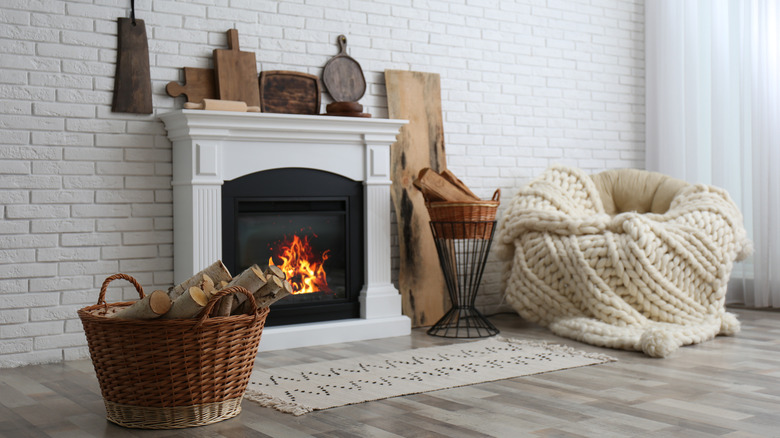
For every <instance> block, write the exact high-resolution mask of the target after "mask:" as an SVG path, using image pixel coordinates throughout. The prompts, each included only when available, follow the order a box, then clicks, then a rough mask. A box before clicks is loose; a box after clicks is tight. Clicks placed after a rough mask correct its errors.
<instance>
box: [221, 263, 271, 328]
mask: <svg viewBox="0 0 780 438" xmlns="http://www.w3.org/2000/svg"><path fill="white" fill-rule="evenodd" d="M265 284H266V281H265V275H264V274H263V272H262V271H260V267H259V266H257V265H252V266H250V267H249V268H247V269H245V270H244V272H242V273H241V274H239V275H237V276H235V277H233V279H232V280H230V282H229V283H228V284H227V285H225V287H223V288H222V289H227V288H228V287H233V286H241V287H243V288H244V289H246V290H248V291H249V292H250V293H255V291H257V290H258V289H260V288H261V287H263V286H265ZM244 300H246V295H244V294H242V293H232V294H228V295H225V296H224V297H222V298H221V299H220V301H219V305H218V306H216V307H215V309H216V311H215V312H214V316H229V315H230V314H231V313H232V311H233V309H235V308H236V307H238V306H239V305H240V304H242V303H243V302H244Z"/></svg>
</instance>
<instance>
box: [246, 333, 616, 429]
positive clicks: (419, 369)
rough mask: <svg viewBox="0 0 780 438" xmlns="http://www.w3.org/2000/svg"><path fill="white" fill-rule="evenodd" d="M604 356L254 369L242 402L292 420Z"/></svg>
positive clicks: (520, 352)
mask: <svg viewBox="0 0 780 438" xmlns="http://www.w3.org/2000/svg"><path fill="white" fill-rule="evenodd" d="M614 360H615V359H614V358H612V357H609V356H606V355H603V354H593V353H586V352H583V351H579V350H575V349H573V348H569V347H564V346H560V345H550V344H545V343H540V342H529V341H520V340H516V339H504V338H501V337H497V338H491V339H487V340H482V341H476V342H468V343H458V344H452V345H446V346H440V347H429V348H418V349H414V350H408V351H402V352H397V353H389V354H380V355H371V356H362V357H356V358H351V359H340V360H333V361H327V362H318V363H311V364H304V365H296V366H289V367H279V368H271V369H266V370H261V369H255V371H253V372H252V376H251V378H250V381H249V386H248V387H247V391H246V395H245V397H246V398H247V399H249V400H253V401H256V402H258V403H260V404H261V405H263V406H269V407H273V408H275V409H277V410H279V411H282V412H287V413H291V414H295V415H302V414H305V413H307V412H311V411H314V410H320V409H328V408H333V407H336V406H344V405H350V404H355V403H362V402H367V401H371V400H381V399H385V398H390V397H396V396H399V395H407V394H418V393H421V392H428V391H436V390H439V389H446V388H453V387H456V386H464V385H472V384H475V383H481V382H491V381H494V380H501V379H509V378H513V377H520V376H528V375H531V374H539V373H546V372H550V371H557V370H564V369H568V368H576V367H582V366H587V365H595V364H600V363H605V362H612V361H614Z"/></svg>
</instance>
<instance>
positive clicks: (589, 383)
mask: <svg viewBox="0 0 780 438" xmlns="http://www.w3.org/2000/svg"><path fill="white" fill-rule="evenodd" d="M736 313H738V315H739V316H740V320H741V321H742V327H743V329H742V332H741V333H740V334H739V335H737V336H735V337H732V338H716V339H714V340H713V341H710V342H707V343H704V344H701V345H695V346H689V347H684V348H681V349H680V350H679V351H677V352H676V353H674V355H672V356H671V357H669V358H666V359H652V358H648V357H646V356H644V355H642V354H641V353H635V352H626V351H616V350H607V349H602V348H598V347H593V346H590V345H585V344H581V343H578V342H575V341H571V340H568V339H563V338H559V337H556V336H554V335H552V334H551V333H550V332H549V331H547V330H544V329H542V328H539V327H537V326H534V325H531V324H528V323H525V322H523V321H522V320H520V319H519V318H518V317H517V316H514V315H499V316H495V317H493V318H491V319H492V321H493V322H494V323H495V324H496V325H497V326H498V327H499V328H500V329H501V330H502V335H503V336H506V337H513V338H519V339H528V340H542V341H547V342H550V343H556V344H562V345H567V346H571V347H574V348H579V349H582V350H586V351H590V352H598V353H606V354H608V355H611V356H614V357H616V358H617V359H618V362H614V363H609V364H603V365H597V366H592V367H582V368H575V369H571V370H563V371H557V372H553V373H547V374H540V375H535V376H527V377H520V378H516V379H508V380H504V381H497V382H487V383H483V384H478V385H472V386H466V387H462V388H450V389H446V390H441V391H434V392H429V393H423V394H416V395H410V396H405V397H396V398H393V399H387V400H379V401H375V402H370V403H362V404H358V405H352V406H343V407H339V408H334V409H329V410H325V411H319V412H311V413H309V414H306V415H304V416H300V417H295V416H293V415H290V414H284V413H281V412H278V411H275V410H273V409H270V408H263V407H261V406H259V405H258V404H256V403H253V402H251V401H244V403H243V405H242V407H243V412H242V413H241V414H240V415H239V416H238V417H236V418H235V419H231V420H228V421H224V422H221V423H217V424H214V425H210V426H204V427H199V428H192V429H186V430H177V431H144V430H134V429H125V428H122V427H119V426H116V425H114V424H112V423H110V422H108V421H106V419H105V410H104V407H103V401H102V398H101V396H100V388H99V386H98V383H97V379H96V378H95V373H94V369H93V368H92V364H91V362H90V361H88V360H87V361H73V362H66V363H64V364H50V365H37V366H28V367H22V368H12V369H2V370H0V438H5V437H9V438H17V437H80V438H81V437H84V438H89V437H111V438H125V437H127V438H132V437H144V438H168V437H182V436H183V437H210V438H223V437H224V438H238V437H281V438H288V437H322V438H326V437H328V438H351V437H379V438H395V437H471V436H483V437H484V436H488V437H490V436H493V437H515V436H538V437H612V436H615V437H623V436H637V437H669V436H685V437H716V436H718V437H730V438H752V437H759V436H760V437H769V436H778V432H777V427H778V424H780V409H778V408H777V406H780V336H779V335H780V313H777V312H761V311H751V310H741V309H740V310H736ZM261 342H262V341H261ZM453 342H469V341H468V340H451V339H443V338H436V337H431V336H428V335H426V334H425V332H424V330H422V329H419V330H414V332H413V334H412V336H407V337H399V338H390V339H382V340H370V341H360V342H351V343H341V344H335V345H329V346H318V347H309V348H300V349H295V350H286V351H272V352H264V353H261V354H260V356H259V357H258V359H257V366H258V367H266V368H270V367H277V366H286V365H297V364H305V363H312V362H319V361H325V360H333V359H342V358H350V357H358V356H364V355H368V354H381V353H391V352H393V351H403V350H407V349H410V348H423V347H430V346H434V345H443V344H449V343H453Z"/></svg>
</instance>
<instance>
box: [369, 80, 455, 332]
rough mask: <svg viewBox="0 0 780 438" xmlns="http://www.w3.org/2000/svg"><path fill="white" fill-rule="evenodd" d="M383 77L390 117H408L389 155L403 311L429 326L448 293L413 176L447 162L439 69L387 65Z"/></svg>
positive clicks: (419, 324)
mask: <svg viewBox="0 0 780 438" xmlns="http://www.w3.org/2000/svg"><path fill="white" fill-rule="evenodd" d="M385 82H386V85H387V107H388V112H389V116H390V118H391V119H406V120H409V124H408V125H405V126H404V127H403V128H401V132H400V134H399V136H398V141H397V142H396V143H395V145H393V147H392V149H391V158H390V173H391V176H390V178H391V179H392V181H393V184H392V186H391V191H390V194H391V196H392V199H393V205H394V207H395V212H396V217H397V222H398V241H399V245H400V250H401V251H400V252H401V263H400V270H399V273H398V286H399V289H400V290H401V295H402V300H403V312H404V314H405V315H406V316H408V317H409V318H411V319H412V326H413V327H424V326H430V325H433V324H434V323H436V321H438V320H439V319H440V318H441V317H442V316H443V315H444V313H445V312H446V311H447V310H449V308H450V299H449V295H448V293H447V288H446V284H445V282H444V275H443V274H442V270H441V266H440V265H439V256H438V254H437V252H436V245H435V244H434V242H433V235H432V233H431V228H430V225H429V222H430V217H429V216H428V210H427V209H426V208H425V200H424V199H423V196H422V193H421V192H420V191H419V190H418V189H417V188H416V187H414V186H413V182H414V180H415V178H417V175H418V173H419V172H420V170H421V169H423V168H426V167H430V168H431V169H433V170H435V171H437V172H440V171H442V170H444V169H445V168H446V166H447V163H446V159H445V155H444V128H443V125H442V115H441V87H440V83H439V75H438V74H434V73H420V72H410V71H401V70H385Z"/></svg>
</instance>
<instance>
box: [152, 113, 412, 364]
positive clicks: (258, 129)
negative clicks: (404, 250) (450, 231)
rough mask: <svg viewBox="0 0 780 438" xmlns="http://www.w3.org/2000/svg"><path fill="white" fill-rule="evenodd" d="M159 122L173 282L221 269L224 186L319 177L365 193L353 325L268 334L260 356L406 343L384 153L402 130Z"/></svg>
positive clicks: (260, 119)
mask: <svg viewBox="0 0 780 438" xmlns="http://www.w3.org/2000/svg"><path fill="white" fill-rule="evenodd" d="M160 118H161V119H162V120H163V122H164V123H165V128H166V130H167V131H168V137H169V138H170V139H171V142H172V143H173V180H172V186H173V209H174V212H173V216H174V225H173V226H174V281H177V282H178V281H181V280H183V279H186V278H187V277H189V276H191V275H193V274H194V273H196V272H198V271H199V270H201V269H203V268H204V267H206V266H208V265H209V264H211V263H212V262H213V261H214V260H218V259H222V184H223V182H224V181H230V180H233V179H235V178H239V177H241V176H244V175H248V174H251V173H254V172H259V171H263V170H271V169H279V168H291V167H297V168H310V169H318V170H323V171H327V172H331V173H335V174H337V175H342V176H344V177H347V178H350V179H352V180H354V181H362V182H363V185H364V190H363V193H364V205H365V215H364V217H365V219H364V220H365V223H364V232H365V248H364V270H365V272H364V274H365V284H364V285H363V288H362V289H361V292H360V297H359V299H360V306H361V307H360V308H361V311H360V318H356V319H346V320H337V321H328V322H322V323H309V324H295V325H285V326H275V327H266V328H265V329H264V330H263V341H262V342H261V343H260V349H261V350H276V349H283V348H295V347H303V346H310V345H321V344H329V343H336V342H347V341H355V340H363V339H374V338H382V337H392V336H402V335H407V334H409V333H410V331H411V323H410V320H409V318H407V317H405V316H403V315H402V313H401V295H400V294H399V293H398V290H397V289H396V288H395V286H394V285H393V284H392V282H391V276H390V266H391V262H390V234H391V233H390V219H391V218H390V185H391V181H390V147H391V145H392V144H393V143H395V141H396V135H397V134H398V130H399V129H400V128H401V126H403V125H404V124H406V123H408V122H407V121H406V120H388V119H363V118H349V117H322V116H307V115H292V114H269V113H236V112H227V111H201V110H179V111H174V112H170V113H166V114H163V115H162V116H161V117H160ZM234 274H235V273H234Z"/></svg>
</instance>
